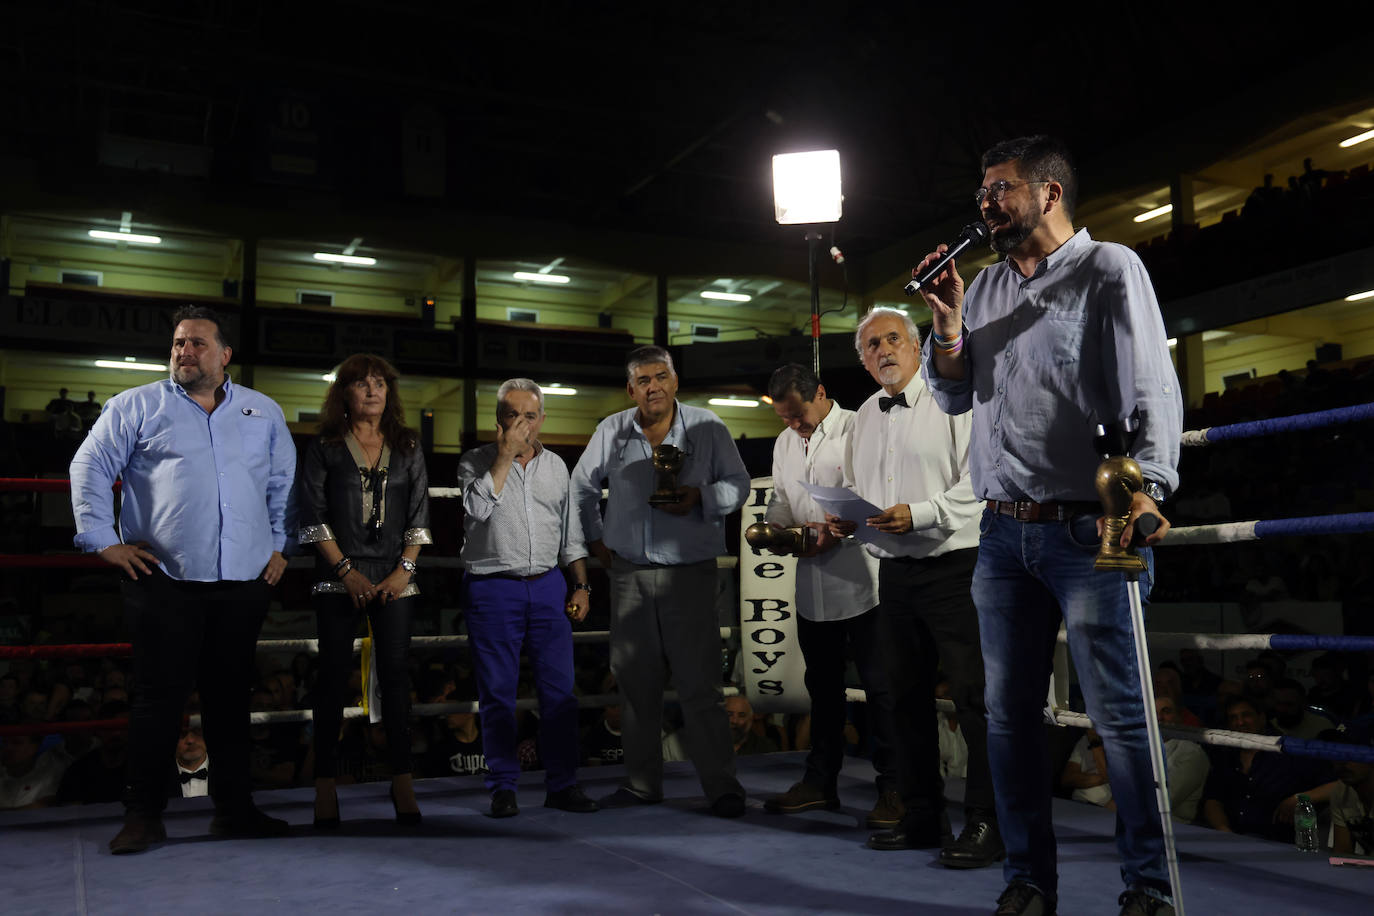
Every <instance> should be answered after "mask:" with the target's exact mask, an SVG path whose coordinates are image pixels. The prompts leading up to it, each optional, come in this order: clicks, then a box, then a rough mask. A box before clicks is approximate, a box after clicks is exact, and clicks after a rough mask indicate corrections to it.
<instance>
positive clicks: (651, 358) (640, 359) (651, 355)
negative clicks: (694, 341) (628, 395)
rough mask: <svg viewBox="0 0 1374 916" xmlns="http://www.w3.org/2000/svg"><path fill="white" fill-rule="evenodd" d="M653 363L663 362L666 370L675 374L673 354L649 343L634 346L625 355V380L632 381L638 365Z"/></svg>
mask: <svg viewBox="0 0 1374 916" xmlns="http://www.w3.org/2000/svg"><path fill="white" fill-rule="evenodd" d="M654 363H663V365H665V366H667V367H668V371H669V372H670V373H671V374H673V375H677V369H676V367H674V366H673V354H671V353H669V352H668V351H667V350H665V349H664V348H663V347H659V346H655V345H653V344H650V345H648V346H644V347H635V348H634V349H633V350H631V351H630V355H629V356H627V357H625V378H626V380H627V381H631V382H633V381H634V378H635V370H636V369H638V368H639V367H640V366H650V365H653V364H654Z"/></svg>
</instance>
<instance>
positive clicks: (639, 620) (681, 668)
mask: <svg viewBox="0 0 1374 916" xmlns="http://www.w3.org/2000/svg"><path fill="white" fill-rule="evenodd" d="M715 597H716V561H715V560H714V559H711V560H705V561H703V562H701V563H693V564H691V565H688V566H639V565H636V564H634V563H631V562H629V561H628V560H625V559H622V558H621V557H619V556H617V557H616V558H615V562H614V563H613V564H612V566H611V671H612V673H614V674H615V679H616V682H617V683H618V684H619V688H620V696H621V699H622V700H623V703H622V706H621V743H622V744H623V746H624V748H625V787H626V788H628V789H629V790H630V791H632V792H634V793H635V794H636V795H639V796H640V797H642V798H646V799H653V800H657V799H660V798H662V797H663V743H662V737H661V735H662V729H663V691H664V689H665V688H666V686H667V683H668V672H669V670H670V669H671V671H672V681H673V686H675V687H676V688H677V692H678V701H679V703H681V705H682V714H683V718H684V728H683V735H682V737H683V739H684V744H685V745H686V748H687V756H688V757H689V758H691V761H692V764H693V765H694V766H695V767H696V770H697V776H698V778H700V779H701V787H702V789H703V790H704V791H705V792H706V798H707V799H708V800H709V801H713V802H714V801H715V800H716V799H717V798H719V797H720V796H722V795H726V794H730V793H734V794H738V795H741V796H742V795H744V788H743V787H742V786H741V785H740V783H739V780H738V779H736V778H735V751H734V745H733V744H732V743H731V741H730V727H729V723H728V720H727V717H726V715H725V710H724V708H723V705H722V694H721V689H720V688H721V667H720V666H721V643H720V628H719V626H718V624H717V622H716V608H715Z"/></svg>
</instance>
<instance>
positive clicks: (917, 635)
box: [827, 306, 1003, 868]
mask: <svg viewBox="0 0 1374 916" xmlns="http://www.w3.org/2000/svg"><path fill="white" fill-rule="evenodd" d="M854 349H855V350H856V351H857V352H858V355H859V359H860V361H861V362H862V363H863V365H864V368H865V369H867V370H868V374H869V375H871V376H872V377H873V381H875V382H877V383H878V384H879V385H880V386H882V387H881V388H880V389H879V390H878V391H876V392H874V393H873V395H872V396H870V397H869V399H868V400H867V401H864V403H863V404H861V405H860V406H859V410H858V412H857V414H856V415H855V417H854V425H853V428H852V429H851V430H850V434H849V442H848V443H847V445H846V447H845V458H844V479H845V480H846V481H848V482H851V483H852V484H853V487H854V492H855V493H857V494H858V495H859V496H861V497H863V498H864V499H866V500H867V501H868V502H870V503H872V504H874V505H875V506H880V507H886V508H884V509H883V511H882V512H881V513H880V514H878V515H875V516H873V517H872V518H869V519H867V520H866V524H865V533H869V532H872V533H875V534H876V535H877V539H876V540H873V541H871V542H870V543H867V544H865V545H864V549H865V550H867V551H868V552H869V553H870V554H872V555H873V556H875V557H877V558H878V609H877V614H878V618H877V624H876V631H877V640H878V647H879V648H878V653H879V657H880V658H881V660H882V668H883V673H884V675H885V679H886V681H887V688H888V692H889V695H890V697H891V700H890V705H889V706H888V710H890V712H888V710H884V709H883V708H882V706H881V704H880V705H879V707H878V708H877V709H875V710H874V712H875V713H877V714H879V715H883V714H889V715H890V720H889V728H890V733H891V736H892V748H893V751H894V752H895V753H894V756H895V761H896V768H895V769H896V776H897V790H898V791H899V792H900V793H901V796H902V805H901V807H902V814H901V817H900V819H899V820H898V822H897V824H896V825H895V826H894V827H892V829H890V830H884V831H882V832H880V833H875V834H873V835H872V836H870V837H869V838H868V846H869V848H871V849H883V850H900V849H930V848H934V847H940V857H939V858H940V864H941V865H944V866H947V867H949V868H982V867H985V866H988V865H991V864H992V863H994V862H996V861H998V860H1000V859H1001V858H1002V855H1003V851H1002V839H1001V836H1000V834H999V832H998V829H997V816H996V809H995V806H994V804H993V785H992V777H991V775H990V774H989V772H988V766H987V752H986V750H985V748H986V739H985V738H984V736H985V735H986V728H985V725H984V722H985V719H984V706H983V659H982V655H981V654H980V651H979V638H978V614H977V612H976V611H975V610H974V608H973V602H972V601H971V600H970V598H969V581H970V578H971V577H972V575H973V567H974V564H975V563H976V562H977V559H978V509H979V505H978V501H977V499H976V498H975V497H974V495H973V486H972V484H971V482H970V478H969V451H968V448H969V426H970V424H969V418H968V417H966V416H959V417H952V416H948V415H946V414H945V413H944V412H943V411H941V409H940V407H939V405H937V404H936V403H935V401H934V399H932V398H931V396H930V391H929V390H927V388H926V385H925V382H923V381H921V376H920V373H919V371H918V370H919V369H920V365H921V339H920V337H919V335H918V334H917V331H916V325H915V323H914V322H913V321H912V320H911V318H910V317H909V316H908V315H907V314H906V313H905V312H901V311H898V310H897V309H892V308H886V307H883V306H878V307H876V308H874V309H872V310H871V311H870V312H869V313H868V314H867V315H865V316H864V317H863V319H862V320H860V322H859V327H858V329H857V330H856V331H855V332H854ZM827 519H828V520H829V521H830V531H831V534H833V535H835V536H837V537H844V536H847V535H850V534H853V533H854V532H855V531H856V530H857V528H858V526H857V525H856V524H855V523H854V522H847V521H842V520H840V519H838V518H835V517H834V516H829V515H828V516H827ZM939 671H943V672H944V673H945V675H946V676H947V677H948V678H949V683H950V697H951V699H953V700H954V703H955V705H956V706H957V707H958V710H959V716H960V723H961V725H962V727H963V729H964V737H965V740H966V741H967V743H968V749H969V755H968V768H967V777H966V780H965V783H964V812H965V818H964V828H963V830H962V832H961V833H960V834H959V838H958V839H957V840H955V839H953V838H952V837H949V836H947V833H948V831H949V827H948V823H949V822H948V818H946V816H945V793H944V780H942V779H941V778H940V735H939V732H937V731H936V728H935V722H934V721H933V720H934V719H935V682H936V675H937V673H938V672H939ZM879 762H880V761H878V760H877V759H876V758H875V760H874V763H875V765H876V764H878V763H879Z"/></svg>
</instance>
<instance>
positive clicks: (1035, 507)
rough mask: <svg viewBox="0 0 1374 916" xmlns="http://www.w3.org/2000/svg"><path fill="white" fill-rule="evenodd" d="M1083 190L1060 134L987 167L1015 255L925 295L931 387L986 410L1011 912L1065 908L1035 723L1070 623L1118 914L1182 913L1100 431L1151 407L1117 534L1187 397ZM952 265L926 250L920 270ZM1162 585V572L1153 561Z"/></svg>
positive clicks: (987, 185)
mask: <svg viewBox="0 0 1374 916" xmlns="http://www.w3.org/2000/svg"><path fill="white" fill-rule="evenodd" d="M1077 187H1078V177H1077V174H1076V173H1075V170H1074V168H1073V164H1072V161H1071V158H1070V156H1069V154H1068V151H1067V150H1066V149H1065V148H1064V147H1063V145H1062V144H1060V143H1059V142H1058V141H1057V140H1053V139H1051V138H1049V137H1043V136H1040V137H1023V138H1020V139H1017V140H1008V141H1006V142H1005V143H1000V144H998V145H997V146H994V147H993V148H992V149H990V150H988V151H987V152H986V153H985V154H984V155H983V184H982V186H981V187H979V189H978V191H977V192H976V193H975V195H974V196H975V199H976V200H977V203H978V206H979V208H980V210H981V212H982V215H983V221H984V222H985V223H986V224H987V226H988V229H989V230H990V231H991V235H992V247H993V248H994V249H995V250H997V251H999V252H1001V253H1003V254H1005V255H1006V256H1007V257H1006V260H1004V261H1002V262H1001V263H998V264H995V265H993V266H992V267H989V268H987V269H986V270H984V271H983V272H982V273H980V274H979V275H978V277H977V278H976V279H975V280H974V281H973V283H972V284H971V285H970V286H969V288H968V292H967V295H965V292H964V284H963V280H962V279H961V278H960V277H959V274H958V272H957V271H956V270H955V269H954V268H953V267H952V266H951V267H950V268H948V269H946V270H944V271H943V272H942V273H941V274H940V275H939V277H938V278H937V279H936V282H935V284H934V285H933V287H930V288H927V289H926V290H922V295H923V296H924V297H925V300H926V303H927V304H928V305H929V306H930V308H931V311H932V315H933V325H932V332H931V335H930V339H929V340H928V341H927V344H926V347H925V353H924V374H925V377H926V381H927V384H928V385H929V387H930V390H931V393H932V394H933V395H934V396H935V400H936V402H937V403H938V404H939V405H940V407H941V409H943V410H944V411H945V412H946V413H951V414H962V413H964V412H966V411H968V410H970V409H973V408H974V405H975V404H976V405H977V407H976V409H973V435H972V442H971V445H970V460H969V464H970V470H971V473H972V478H973V491H974V494H975V495H976V496H977V497H978V498H980V499H983V500H987V507H986V509H984V511H983V516H982V519H981V522H980V535H981V536H980V540H979V545H978V564H977V566H976V567H975V569H974V574H973V601H974V604H975V605H977V608H978V625H979V628H980V630H981V634H982V644H983V658H984V667H985V670H986V675H987V686H986V693H985V700H986V704H987V711H988V760H989V764H990V765H991V768H992V777H993V783H994V786H995V788H996V795H997V818H998V822H999V825H1000V827H1001V830H1002V838H1003V842H1004V843H1005V844H1006V850H1007V861H1006V866H1005V868H1004V874H1005V877H1006V879H1007V882H1008V883H1007V888H1006V890H1005V891H1004V892H1003V894H1002V897H1001V899H999V900H998V909H997V912H998V913H1000V914H1006V916H1037V914H1047V913H1053V912H1054V909H1055V904H1056V898H1057V894H1058V887H1057V884H1058V875H1057V872H1056V861H1055V843H1054V825H1053V821H1052V816H1051V799H1050V791H1049V785H1050V779H1049V776H1050V774H1049V772H1048V771H1049V758H1048V753H1047V750H1046V741H1045V733H1044V728H1043V726H1042V722H1041V708H1042V706H1043V703H1044V697H1045V695H1046V691H1047V685H1048V681H1049V675H1050V666H1051V655H1052V652H1053V650H1054V644H1055V635H1056V632H1057V630H1058V628H1059V622H1060V620H1061V618H1062V620H1063V621H1064V623H1065V625H1066V628H1067V630H1068V638H1069V649H1070V651H1071V652H1072V654H1073V659H1074V663H1075V664H1074V667H1075V670H1076V672H1077V674H1078V680H1079V684H1080V686H1081V687H1082V689H1083V697H1084V700H1085V701H1086V704H1087V712H1088V715H1089V717H1091V719H1092V721H1093V724H1094V726H1095V727H1096V729H1097V732H1098V734H1099V735H1101V737H1102V741H1103V744H1104V745H1105V748H1106V752H1107V762H1108V776H1109V778H1110V781H1111V786H1112V796H1113V798H1114V800H1115V801H1116V805H1117V848H1118V850H1119V852H1120V854H1121V859H1122V868H1121V875H1122V879H1123V882H1124V884H1125V885H1126V888H1125V891H1124V892H1123V893H1122V894H1121V895H1120V897H1119V898H1118V903H1119V904H1120V906H1121V911H1120V912H1121V916H1165V914H1172V913H1173V905H1172V903H1173V901H1172V888H1171V886H1170V883H1169V876H1168V868H1167V865H1166V861H1165V847H1164V839H1163V829H1162V823H1161V818H1160V814H1159V811H1158V808H1157V805H1156V801H1155V792H1154V774H1153V770H1152V767H1151V764H1150V748H1149V738H1148V734H1147V732H1146V725H1145V706H1144V704H1145V702H1146V701H1145V700H1144V699H1143V698H1142V697H1141V691H1140V675H1139V671H1138V670H1137V665H1136V656H1135V647H1134V639H1133V634H1132V626H1131V618H1130V607H1129V602H1128V596H1127V592H1126V583H1125V581H1124V578H1123V577H1122V576H1121V575H1120V574H1119V573H1112V572H1099V571H1097V570H1095V569H1094V568H1093V563H1094V559H1095V556H1096V552H1097V527H1098V525H1099V524H1100V521H1099V520H1100V517H1101V515H1102V510H1101V506H1100V504H1099V502H1098V500H1097V494H1096V490H1095V486H1094V479H1095V474H1096V469H1097V464H1098V462H1099V460H1100V456H1099V455H1098V454H1097V453H1096V449H1095V448H1094V447H1093V429H1094V426H1095V425H1096V424H1104V425H1115V424H1120V423H1122V421H1124V420H1127V419H1128V418H1130V417H1132V415H1133V414H1134V412H1135V411H1136V410H1139V413H1140V417H1141V425H1140V431H1139V436H1138V438H1137V440H1136V442H1135V446H1134V449H1133V455H1134V457H1135V459H1136V460H1137V461H1138V462H1139V464H1140V467H1141V470H1142V471H1143V473H1144V476H1145V480H1146V483H1145V487H1144V489H1143V491H1141V492H1137V493H1135V494H1134V497H1133V501H1132V503H1131V508H1130V518H1129V520H1128V522H1127V524H1126V530H1125V533H1124V534H1123V536H1122V541H1123V546H1125V545H1126V544H1128V543H1129V542H1130V538H1131V532H1132V530H1133V529H1134V526H1135V521H1136V519H1137V518H1139V517H1140V516H1141V515H1144V514H1147V513H1149V514H1152V515H1155V516H1157V517H1158V518H1159V519H1160V525H1159V529H1158V530H1157V531H1156V532H1155V533H1154V534H1152V535H1150V537H1149V538H1148V540H1147V543H1148V544H1155V543H1158V541H1159V539H1160V538H1162V537H1163V536H1164V533H1165V532H1166V531H1168V528H1169V524H1168V522H1167V521H1166V520H1164V518H1163V515H1162V513H1161V512H1160V509H1159V503H1160V502H1163V501H1164V500H1165V499H1166V498H1167V497H1168V495H1169V493H1170V492H1172V491H1173V490H1174V489H1176V488H1177V486H1178V471H1177V468H1178V454H1179V445H1180V438H1181V435H1182V429H1183V401H1182V397H1181V395H1180V393H1179V387H1178V378H1177V375H1176V374H1175V372H1174V368H1173V363H1172V361H1171V360H1170V357H1169V347H1168V343H1167V341H1166V335H1165V332H1164V320H1163V317H1162V316H1161V314H1160V311H1159V304H1158V302H1157V301H1156V300H1155V294H1154V289H1153V287H1152V286H1151V285H1150V277H1149V275H1148V274H1147V273H1146V271H1145V266H1144V265H1143V264H1141V262H1140V259H1139V258H1138V257H1136V255H1135V252H1133V251H1131V249H1129V248H1126V247H1125V246H1122V245H1116V244H1111V243H1103V242H1094V241H1093V240H1092V238H1091V237H1090V236H1089V235H1088V231H1087V230H1086V229H1079V230H1078V231H1076V232H1075V231H1074V228H1073V208H1074V203H1075V197H1076V194H1077ZM937 256H938V252H936V253H932V254H930V255H928V256H927V257H926V259H925V261H923V262H922V265H921V268H920V269H924V268H925V266H926V265H928V264H930V263H931V262H933V261H934V260H935V258H936V257H937ZM1141 553H1142V556H1143V557H1144V558H1145V559H1146V562H1147V564H1149V569H1150V574H1149V575H1147V576H1146V577H1142V582H1141V585H1142V588H1143V589H1145V590H1146V591H1148V580H1149V579H1150V578H1152V576H1153V558H1152V557H1150V554H1151V551H1150V550H1149V549H1145V550H1142V552H1141Z"/></svg>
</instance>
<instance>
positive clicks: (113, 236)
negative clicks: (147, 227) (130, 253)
mask: <svg viewBox="0 0 1374 916" xmlns="http://www.w3.org/2000/svg"><path fill="white" fill-rule="evenodd" d="M86 234H87V235H89V236H90V237H91V238H93V239H100V240H101V241H102V242H131V243H133V244H135V245H161V244H162V236H160V235H139V234H138V233H136V232H111V231H109V230H108V229H92V230H91V231H89V232H87V233H86Z"/></svg>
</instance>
